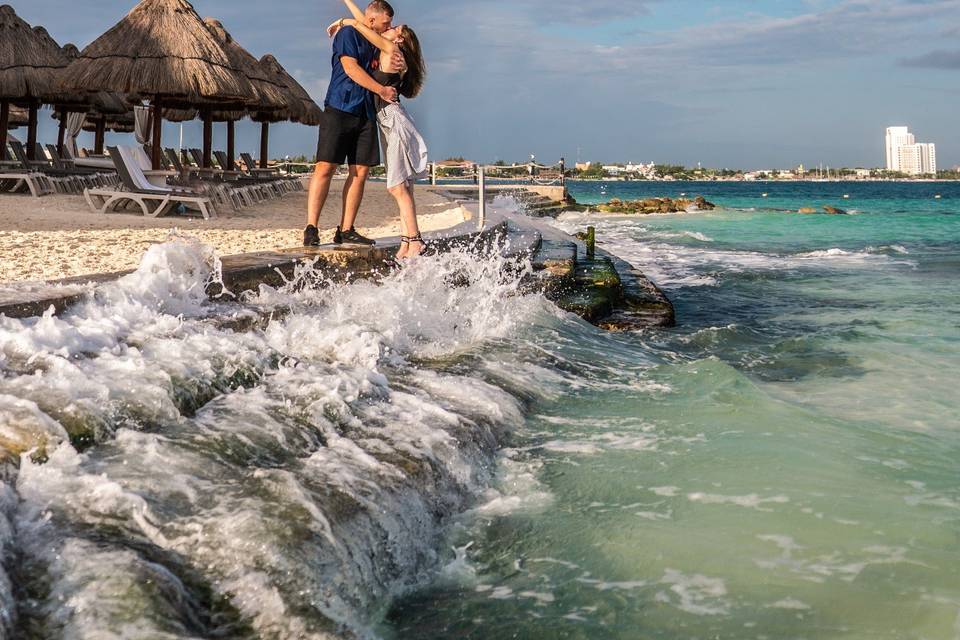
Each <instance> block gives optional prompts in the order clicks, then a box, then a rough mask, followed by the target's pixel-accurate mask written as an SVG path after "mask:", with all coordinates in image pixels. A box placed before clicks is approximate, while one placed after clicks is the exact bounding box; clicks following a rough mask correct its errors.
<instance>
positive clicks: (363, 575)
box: [0, 183, 960, 640]
mask: <svg viewBox="0 0 960 640" xmlns="http://www.w3.org/2000/svg"><path fill="white" fill-rule="evenodd" d="M572 189H573V192H574V195H575V196H576V197H577V198H578V199H579V200H580V201H582V202H589V201H594V202H597V201H601V200H607V199H609V198H612V197H621V198H635V197H643V196H662V195H669V196H677V195H679V194H680V192H687V193H688V194H689V195H694V194H697V193H702V194H703V195H705V196H706V197H707V198H708V199H710V200H712V201H715V202H717V203H718V204H720V205H722V208H721V209H718V210H717V211H714V212H710V213H699V214H681V215H667V216H653V217H633V218H623V217H620V218H617V217H599V216H590V215H584V214H573V213H571V214H566V215H564V216H561V217H560V218H559V219H558V220H557V221H556V223H555V224H556V225H557V226H558V227H560V228H562V229H565V230H567V231H577V230H581V229H583V228H584V227H586V226H587V225H594V226H596V228H597V233H598V238H599V241H600V242H601V243H602V244H603V246H604V247H605V248H606V249H608V250H609V251H612V252H614V253H616V254H618V255H620V256H622V257H623V258H625V259H627V260H629V261H631V262H633V263H634V264H635V265H636V266H638V267H640V268H641V269H643V270H644V271H645V272H646V273H647V274H649V275H650V276H651V277H652V278H653V279H654V280H656V281H657V282H658V283H659V284H660V285H661V286H662V287H663V288H664V290H665V291H666V292H667V294H668V295H669V296H670V297H671V298H672V299H673V301H674V302H675V303H676V307H677V317H678V320H679V325H678V326H677V327H676V328H672V329H666V330H651V331H647V332H644V333H627V334H611V333H607V332H605V331H602V330H599V329H597V328H595V327H593V326H591V325H589V324H587V323H585V322H583V321H581V320H580V319H579V318H578V317H575V316H573V315H570V314H567V313H564V312H562V311H560V310H559V309H558V308H557V307H555V306H554V305H552V304H550V303H549V302H548V301H547V300H545V299H544V298H543V297H541V296H539V295H537V294H535V293H532V292H530V291H529V288H528V287H525V286H524V280H523V277H522V275H523V273H525V266H524V265H516V264H513V263H506V262H504V259H503V258H502V257H501V256H499V255H496V254H494V255H490V256H482V255H478V254H476V253H471V252H465V251H462V252H461V251H453V252H450V253H447V254H443V255H440V256H433V257H426V258H423V259H422V260H419V261H415V262H413V263H411V264H409V265H406V266H405V267H404V268H402V269H398V270H396V271H394V272H392V273H391V274H389V275H386V276H385V277H384V278H382V279H381V280H378V281H368V280H360V281H356V282H348V283H341V284H330V283H327V284H328V285H329V286H326V287H322V288H318V287H314V286H301V285H303V284H307V285H313V284H321V283H323V282H325V274H324V273H323V272H313V271H311V270H310V269H308V268H305V269H303V270H302V272H300V273H299V274H298V277H297V279H295V280H294V281H292V282H290V283H288V284H287V285H286V286H283V287H280V288H271V287H267V286H263V287H260V288H259V289H258V290H257V291H250V292H246V293H243V294H242V295H240V297H239V299H238V301H236V302H235V301H233V299H230V301H210V300H209V299H208V298H207V295H206V293H205V290H206V284H207V283H208V282H209V281H210V280H211V279H215V278H216V276H217V272H216V256H215V255H214V253H213V249H212V248H210V247H204V246H202V245H201V244H200V243H199V242H197V241H195V240H192V239H190V238H188V237H179V236H175V237H173V238H171V240H170V241H169V242H167V243H164V244H159V245H154V246H151V247H150V248H149V250H147V252H146V253H145V255H144V258H143V262H142V264H141V265H140V268H139V269H137V270H136V271H135V272H133V273H131V274H130V275H128V276H125V277H123V278H120V279H119V280H117V281H116V282H112V283H108V284H104V285H103V286H101V287H99V288H98V289H97V290H96V291H95V292H93V293H91V294H90V295H89V296H87V297H85V298H84V299H83V300H82V301H80V302H78V303H77V304H76V305H74V306H72V307H71V308H70V309H68V310H67V311H65V312H63V313H61V314H59V315H56V316H54V315H52V314H47V315H45V316H44V317H42V318H29V319H13V318H7V317H3V316H0V640H7V639H8V638H10V639H13V638H16V639H17V640H20V639H21V638H22V639H24V640H59V639H64V640H65V639H77V638H91V639H93V638H96V639H100V638H114V637H117V638H119V637H122V638H125V639H131V640H133V639H138V640H158V639H163V640H174V639H183V640H186V639H195V638H229V639H231V640H235V639H236V640H290V639H293V638H296V639H297V640H301V639H303V640H325V639H327V638H331V637H345V638H362V639H364V640H366V639H381V638H382V639H384V640H391V639H398V640H399V639H402V640H406V639H408V638H414V639H418V640H432V639H437V640H439V639H444V640H447V639H461V638H466V639H483V640H487V639H491V640H499V639H506V638H520V639H531V640H533V639H545V640H548V639H549V640H552V639H555V638H577V639H604V640H605V639H608V638H609V639H617V640H618V639H631V640H633V639H647V638H650V639H660V638H662V639H678V640H679V639H683V640H686V639H689V638H702V639H708V638H709V639H716V638H722V639H737V640H739V639H741V638H757V639H760V638H770V639H782V638H786V639H792V638H807V639H844V640H848V639H849V640H861V639H862V640H875V639H894V638H896V639H918V640H919V639H928V640H956V639H957V638H958V637H960V473H958V471H960V394H958V392H957V380H958V378H960V320H958V318H960V314H958V312H960V287H958V286H957V277H958V275H960V186H958V185H948V184H909V185H907V184H904V185H900V184H880V185H873V184H869V185H847V184H830V183H819V184H801V185H793V184H702V185H698V184H689V183H685V184H650V183H638V184H629V183H606V184H604V183H582V184H576V183H575V184H573V185H572ZM601 191H605V192H606V193H601ZM763 192H767V193H768V197H766V198H764V197H763V196H762V194H763ZM845 194H846V195H849V196H850V197H849V198H844V197H843V196H844V195H845ZM937 194H940V195H941V196H942V197H941V198H940V199H935V196H936V195H937ZM498 204H499V205H500V206H510V203H507V202H500V203H498ZM825 204H831V205H835V206H841V207H843V208H845V209H848V210H849V211H850V212H851V214H852V215H849V216H827V215H795V214H787V213H784V212H783V211H782V210H796V209H799V208H800V207H820V206H822V205H825ZM513 205H514V206H515V205H516V203H513ZM518 267H519V268H518ZM236 293H240V292H236Z"/></svg>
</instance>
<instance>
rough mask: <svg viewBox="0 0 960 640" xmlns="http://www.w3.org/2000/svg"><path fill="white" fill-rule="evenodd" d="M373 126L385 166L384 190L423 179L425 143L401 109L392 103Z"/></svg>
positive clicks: (399, 105) (408, 116)
mask: <svg viewBox="0 0 960 640" xmlns="http://www.w3.org/2000/svg"><path fill="white" fill-rule="evenodd" d="M377 124H378V125H379V126H380V144H381V146H382V147H383V159H384V162H385V163H386V165H387V188H393V187H396V186H399V185H402V184H404V183H407V182H411V183H412V182H413V181H414V180H419V179H420V178H426V177H427V175H428V172H427V143H426V142H424V141H423V136H421V135H420V132H419V131H417V125H416V124H414V122H413V118H411V117H410V114H409V113H407V110H406V109H404V108H403V105H402V104H400V103H397V102H395V103H392V104H388V105H387V106H386V107H384V108H383V109H381V110H380V112H379V113H377Z"/></svg>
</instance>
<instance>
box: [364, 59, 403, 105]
mask: <svg viewBox="0 0 960 640" xmlns="http://www.w3.org/2000/svg"><path fill="white" fill-rule="evenodd" d="M370 77H372V78H373V79H374V80H376V81H377V82H379V83H380V84H382V85H383V86H385V87H393V88H394V89H396V90H397V93H398V94H399V93H400V87H401V86H403V75H401V74H399V73H384V72H383V71H381V70H380V69H374V70H373V73H371V74H370ZM398 97H399V96H398ZM388 104H390V103H389V102H385V101H384V100H383V99H382V98H381V97H380V96H377V111H381V110H383V108H384V107H386V106H387V105H388Z"/></svg>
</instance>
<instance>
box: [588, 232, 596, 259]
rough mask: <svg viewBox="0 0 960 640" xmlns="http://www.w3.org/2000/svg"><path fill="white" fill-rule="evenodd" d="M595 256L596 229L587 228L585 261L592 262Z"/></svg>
mask: <svg viewBox="0 0 960 640" xmlns="http://www.w3.org/2000/svg"><path fill="white" fill-rule="evenodd" d="M596 255H597V228H596V227H587V259H588V260H593V259H594V257H595V256H596Z"/></svg>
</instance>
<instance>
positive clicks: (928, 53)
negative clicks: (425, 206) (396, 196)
mask: <svg viewBox="0 0 960 640" xmlns="http://www.w3.org/2000/svg"><path fill="white" fill-rule="evenodd" d="M194 4H195V6H196V8H197V11H198V12H199V13H201V14H202V15H204V16H207V15H209V16H213V17H216V18H219V19H221V20H222V21H223V22H224V24H225V26H226V27H227V29H228V30H230V31H231V33H233V35H234V36H235V37H236V38H237V40H238V41H239V42H240V43H241V44H242V45H244V46H245V47H246V48H247V49H249V50H250V51H251V52H252V53H253V54H254V55H256V56H260V55H262V54H264V53H268V52H269V53H273V54H275V55H276V56H277V57H278V58H279V59H280V61H281V62H282V63H283V64H284V65H285V66H286V67H287V68H288V69H289V70H290V71H291V73H292V74H293V75H295V76H296V77H297V78H298V79H299V80H300V81H301V82H302V83H303V84H304V86H305V87H306V88H307V89H308V91H310V93H311V94H312V95H313V97H314V98H315V99H316V100H317V101H318V102H322V101H323V97H324V94H325V89H326V82H327V77H328V75H329V55H330V43H329V41H328V40H327V38H326V36H325V34H324V33H323V28H324V27H325V26H326V24H328V23H329V22H330V21H332V20H333V19H335V18H336V17H339V16H340V15H342V13H343V10H342V8H341V5H340V3H339V2H336V1H334V0H329V1H324V2H318V3H312V4H310V5H304V4H303V3H298V2H293V1H292V0H281V1H280V2H277V3H271V4H270V5H268V6H267V5H263V4H262V3H253V2H227V1H226V0H197V2H195V3H194ZM394 4H395V6H396V8H397V10H398V16H397V19H398V21H400V22H408V23H410V24H411V25H412V26H413V27H414V28H416V29H417V30H418V32H419V34H420V36H421V40H422V41H423V44H424V49H425V51H426V54H427V60H428V64H429V72H430V76H429V78H428V83H427V87H426V90H425V92H424V95H423V96H422V98H421V99H418V100H415V101H412V102H411V103H410V108H411V111H412V112H413V114H414V116H415V117H416V119H417V121H418V123H419V124H421V126H422V128H423V130H424V133H425V136H426V138H427V140H428V142H429V143H430V146H431V149H432V150H433V152H434V153H433V155H434V156H435V157H438V158H441V157H448V156H452V155H464V156H469V157H472V158H476V159H478V160H480V161H494V160H496V159H520V158H526V157H529V154H531V153H535V154H536V155H537V157H538V158H542V159H544V161H549V162H555V161H556V160H557V159H559V157H561V156H565V157H566V158H567V159H568V160H569V161H571V164H572V162H573V160H575V159H576V157H577V150H578V148H579V149H580V150H581V151H580V159H582V160H603V161H605V162H628V161H632V160H639V159H641V158H642V159H643V160H644V161H648V160H650V159H656V160H657V161H658V162H663V163H677V164H680V163H682V164H686V165H688V166H695V165H696V164H697V162H702V163H703V165H705V166H744V167H747V166H754V167H758V166H795V165H796V164H799V163H803V164H806V165H807V166H815V165H817V164H819V163H823V164H830V165H832V166H882V165H883V154H884V150H883V147H882V146H881V143H879V142H878V140H877V138H878V136H877V134H876V132H877V131H882V130H883V129H884V128H885V127H887V126H889V125H890V124H891V123H894V124H895V123H903V122H909V123H911V126H913V127H914V128H915V129H916V130H917V131H919V132H922V135H923V137H924V139H928V140H935V141H936V142H937V146H938V152H939V155H940V164H941V165H942V166H944V167H949V166H954V165H956V164H958V163H960V131H958V129H957V127H955V126H954V124H953V123H954V120H955V117H954V115H953V107H952V104H953V103H954V100H953V99H954V98H955V97H956V95H957V94H958V93H960V89H956V88H954V86H955V85H956V82H951V81H952V80H953V79H954V78H956V77H957V74H958V72H960V50H957V49H956V45H955V42H956V40H955V36H956V35H957V33H960V28H958V27H957V26H955V25H954V24H953V22H955V16H956V15H957V12H958V11H960V0H928V1H916V0H875V1H873V2H864V1H863V0H804V1H802V2H789V3H788V2H783V1H781V0H767V1H764V2H759V1H756V0H729V1H726V2H713V1H699V2H698V1H695V0H677V2H673V3H665V2H662V1H659V0H649V1H638V2H631V3H622V2H613V1H612V0H604V1H601V2H597V3H593V4H592V5H590V6H589V7H587V6H579V5H577V6H565V5H559V6H558V5H557V4H556V3H548V2H545V1H543V0H523V1H521V2H516V3H502V4H501V3H497V4H495V5H490V6H483V7H481V8H479V9H478V8H477V7H476V6H475V5H472V4H467V3H452V4H451V3H444V4H442V5H439V6H438V5H437V3H435V2H430V1H428V0H408V1H406V2H402V1H400V0H397V1H396V2H395V3H394ZM132 5H133V2H132V0H127V1H122V0H104V2H101V3H98V6H97V11H90V12H82V13H81V14H77V13H76V12H75V11H72V10H71V8H72V6H73V5H72V3H68V2H67V0H35V1H34V2H30V3H24V2H21V3H16V6H15V8H16V10H17V11H18V12H19V13H20V14H21V15H23V17H24V18H25V19H26V20H28V21H29V22H31V23H32V24H35V25H42V26H44V27H46V28H47V29H48V30H49V31H50V33H51V35H53V37H54V38H56V39H57V41H58V42H60V43H61V44H66V43H67V42H73V43H75V44H77V45H78V46H80V47H81V48H82V47H83V46H85V45H86V44H88V43H89V42H90V41H91V40H93V39H94V38H95V37H97V36H98V35H100V34H101V33H103V32H104V31H105V30H107V29H109V28H110V27H111V26H112V25H113V24H114V23H116V22H117V21H118V20H119V19H120V18H121V17H122V16H123V14H124V13H125V12H126V11H127V10H129V9H130V8H131V7H132ZM951 21H952V22H951ZM851 32H856V33H857V38H849V37H848V35H849V33H851ZM918 42H920V43H924V44H923V46H921V47H918V46H916V43H918ZM907 51H915V52H916V53H915V54H904V53H902V52H907ZM41 120H42V123H43V131H42V132H41V133H42V135H44V136H46V137H47V138H49V136H50V131H51V129H52V120H51V119H50V118H49V117H44V118H42V119H41ZM185 134H186V140H187V142H188V143H190V144H194V143H195V142H196V141H197V140H199V139H200V125H199V123H192V124H188V125H187V126H186V127H185ZM165 135H170V136H172V138H171V139H175V138H176V137H177V135H178V130H177V128H176V127H175V126H172V125H168V127H167V129H166V130H165ZM316 135H317V132H316V130H315V129H307V128H303V127H299V126H296V125H280V126H277V127H276V128H275V131H274V132H273V134H272V141H273V147H272V151H273V155H276V156H283V155H300V154H303V155H307V156H310V155H312V153H313V149H314V148H315V145H316ZM215 136H216V138H217V140H221V141H222V139H223V136H224V133H223V131H222V130H221V128H220V127H218V128H217V129H216V131H215ZM256 140H257V127H256V126H255V125H253V124H251V123H244V124H241V126H240V127H239V128H238V144H239V146H240V148H242V149H245V150H254V149H255V147H256ZM220 144H222V142H220Z"/></svg>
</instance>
